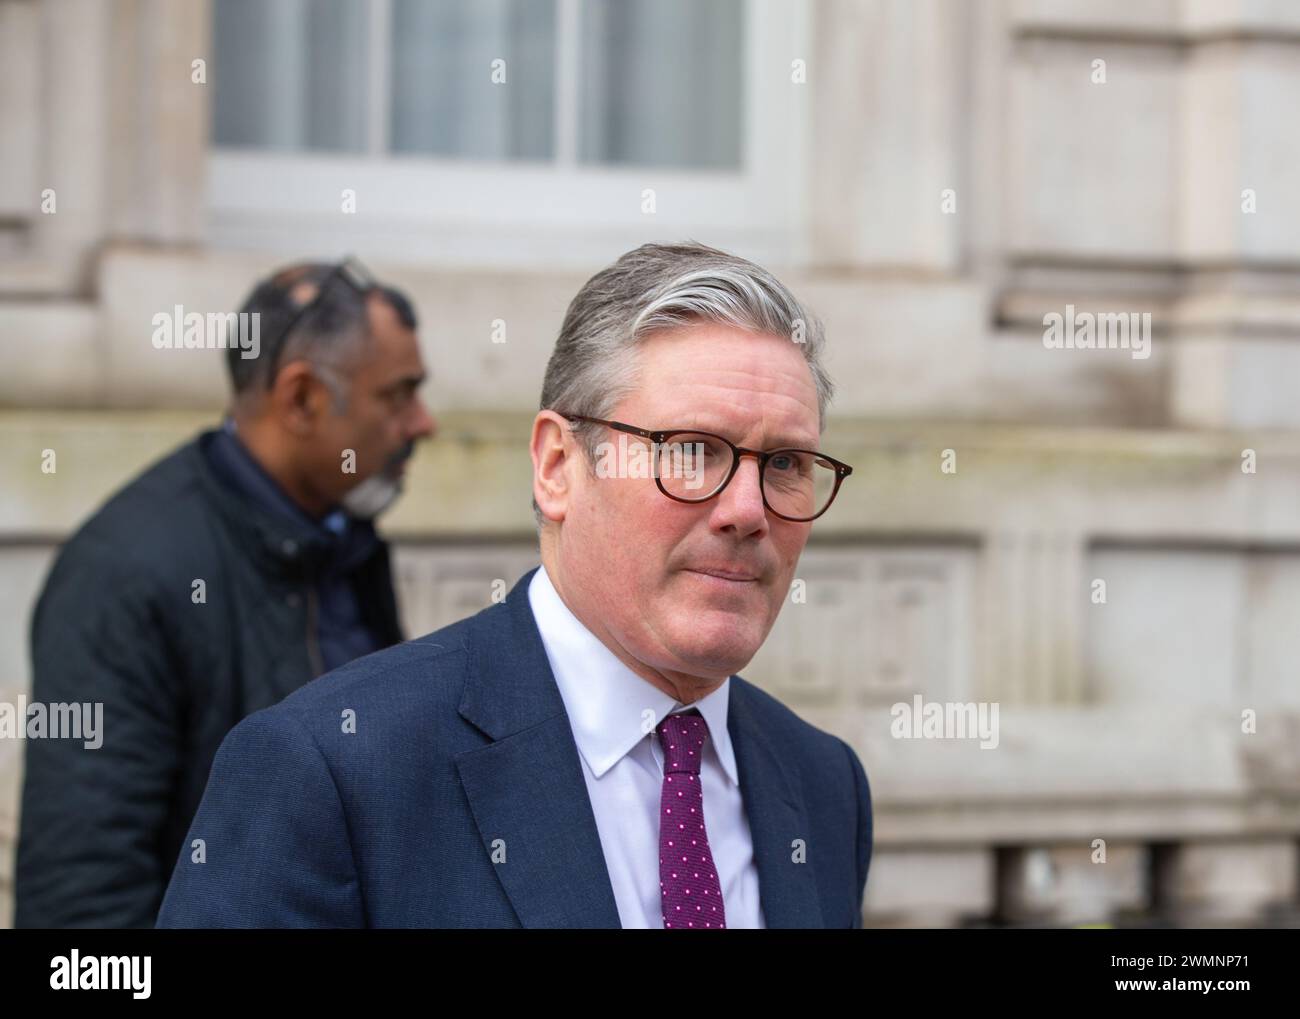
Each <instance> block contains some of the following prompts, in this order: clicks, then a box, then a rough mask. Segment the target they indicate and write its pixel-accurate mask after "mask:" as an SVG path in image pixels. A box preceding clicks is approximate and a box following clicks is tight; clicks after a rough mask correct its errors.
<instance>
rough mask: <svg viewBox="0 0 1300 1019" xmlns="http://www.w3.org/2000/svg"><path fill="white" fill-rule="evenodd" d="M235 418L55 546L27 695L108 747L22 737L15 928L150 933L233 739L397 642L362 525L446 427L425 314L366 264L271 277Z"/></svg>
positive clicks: (383, 571) (239, 363) (235, 369)
mask: <svg viewBox="0 0 1300 1019" xmlns="http://www.w3.org/2000/svg"><path fill="white" fill-rule="evenodd" d="M242 311H243V312H244V313H247V314H249V315H254V314H255V315H257V316H258V319H254V320H253V321H257V323H258V324H257V330H258V337H259V343H258V344H257V346H256V347H255V348H254V349H255V350H256V356H254V357H249V356H246V355H247V353H248V348H247V347H244V348H241V347H240V346H239V345H238V344H236V343H233V342H232V343H230V345H229V349H228V366H229V369H230V377H231V383H232V389H233V398H232V402H231V407H230V413H229V415H228V416H227V418H226V420H225V422H224V424H223V426H222V427H221V428H218V429H213V430H210V431H205V432H203V433H202V434H200V435H199V436H197V437H196V438H195V439H193V440H191V441H190V442H188V443H186V444H185V445H184V446H182V447H181V448H180V449H178V450H176V451H174V452H173V453H171V454H170V455H169V456H167V457H166V458H165V459H163V460H161V461H160V462H159V463H157V464H155V465H154V466H152V467H150V468H148V469H147V470H146V471H145V472H144V473H143V474H142V475H141V476H140V477H138V478H136V479H135V480H134V481H132V482H131V483H130V484H128V485H127V486H126V487H125V488H124V489H122V490H121V491H120V492H118V493H117V494H116V495H115V496H113V497H112V498H111V499H110V500H109V501H108V502H107V503H106V504H105V505H104V506H103V507H102V508H101V509H100V510H99V511H98V512H97V513H96V514H95V515H94V516H93V517H91V519H90V520H89V521H88V522H87V523H86V524H85V525H84V526H83V527H82V528H81V529H80V530H79V531H78V532H77V533H76V535H74V536H73V538H72V539H71V540H70V541H69V542H68V543H67V544H66V545H65V546H64V548H63V549H62V551H61V553H60V555H59V557H58V559H57V561H56V562H55V564H54V567H53V569H52V570H51V573H50V576H49V578H48V579H47V581H46V584H45V588H44V590H43V592H42V594H41V596H40V599H39V601H38V603H37V606H36V611H35V614H34V618H33V625H32V649H33V652H32V653H33V660H34V661H33V666H34V672H33V691H32V700H33V702H36V703H46V704H50V703H56V702H69V703H76V702H80V703H83V704H84V703H102V704H103V724H102V745H101V746H100V747H99V748H98V749H87V748H86V747H85V746H83V743H82V742H81V741H77V740H65V739H38V740H29V741H27V757H26V772H25V780H24V787H23V801H22V816H21V832H20V836H19V844H18V859H17V867H16V880H15V885H16V898H17V903H16V914H15V925H16V926H20V927H23V926H28V927H32V926H36V927H72V926H92V927H136V926H140V927H145V926H152V925H153V923H154V920H155V916H156V914H157V911H158V907H159V904H160V903H161V901H162V896H163V891H164V890H165V888H166V884H167V879H168V877H169V876H170V872H171V869H172V867H173V865H174V864H175V860H176V856H177V853H178V852H179V850H180V844H181V840H182V838H183V837H184V835H185V832H186V830H187V829H188V828H189V825H190V822H191V819H192V817H193V814H194V812H195V810H196V808H197V806H198V803H199V799H200V797H201V795H202V792H203V788H204V785H205V783H206V782H207V777H208V770H209V767H210V766H211V763H212V759H213V756H214V754H215V753H216V750H217V747H218V745H219V744H220V743H221V740H222V738H223V737H224V736H225V735H226V733H227V732H228V731H229V730H230V729H231V727H233V726H234V725H235V724H236V723H237V722H238V721H239V720H240V719H242V718H243V717H244V716H246V715H248V714H249V713H251V712H254V711H257V710H259V709H261V708H264V707H267V706H268V705H271V704H274V703H276V702H277V701H279V700H280V699H281V698H282V697H284V696H285V695H286V694H288V693H290V692H292V691H293V690H295V689H297V688H298V687H300V686H302V685H303V684H304V683H306V682H308V681H309V680H311V679H313V678H314V677H316V676H319V675H321V674H322V673H324V672H327V671H329V670H330V669H334V668H336V667H338V666H340V665H343V664H345V663H346V662H348V661H351V660H352V659H354V658H357V657H359V656H361V655H365V654H368V653H370V652H372V651H376V650H379V649H380V648H384V647H387V646H389V645H391V644H394V643H396V642H398V641H400V640H401V631H400V627H399V623H398V614H397V605H396V599H395V596H394V592H393V585H392V577H391V571H390V566H389V553H388V547H387V545H386V543H385V542H384V541H382V540H381V539H380V538H379V537H378V536H377V534H376V532H375V529H374V527H373V525H372V523H371V518H373V517H374V516H375V515H376V514H378V513H379V512H381V511H382V510H383V509H384V508H385V507H386V506H388V505H389V504H390V503H391V502H392V501H393V499H394V498H395V497H396V496H397V495H398V494H399V492H400V490H401V479H402V474H403V471H404V468H405V464H406V461H407V459H408V458H409V456H410V454H411V452H412V450H413V447H414V444H415V442H416V441H418V440H420V439H423V438H426V437H429V436H431V435H432V434H433V432H434V422H433V420H432V418H431V417H430V415H429V412H428V410H427V409H426V408H425V406H424V404H423V402H422V401H421V399H420V397H419V396H418V393H417V391H418V389H419V387H420V385H421V383H422V382H423V381H424V378H425V370H424V365H423V363H422V360H421V357H420V351H419V345H418V343H417V340H416V333H415V330H416V318H415V314H414V311H413V310H412V307H411V304H410V302H409V301H408V300H407V299H406V298H405V297H404V296H403V295H402V294H400V293H399V292H397V291H395V290H393V289H391V288H389V287H384V286H380V285H378V284H377V283H375V282H374V281H373V280H371V279H370V278H369V276H368V275H367V274H366V273H365V271H364V269H362V267H361V266H360V265H359V264H358V263H356V262H355V261H351V260H349V261H346V262H344V263H341V264H340V265H337V266H331V265H322V264H299V265H295V266H291V267H289V268H286V269H284V270H282V271H280V272H277V273H276V274H274V275H273V276H272V277H271V278H269V279H268V280H266V281H264V282H262V283H261V284H259V285H258V286H257V287H256V288H255V289H254V291H253V293H252V294H251V296H250V297H249V298H248V300H247V301H246V303H245V305H244V307H243V309H242Z"/></svg>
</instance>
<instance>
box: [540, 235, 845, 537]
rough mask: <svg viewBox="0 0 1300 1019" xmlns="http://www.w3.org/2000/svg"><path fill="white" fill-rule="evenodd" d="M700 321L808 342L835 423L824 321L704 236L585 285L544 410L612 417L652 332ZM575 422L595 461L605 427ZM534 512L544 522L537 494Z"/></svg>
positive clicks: (649, 252)
mask: <svg viewBox="0 0 1300 1019" xmlns="http://www.w3.org/2000/svg"><path fill="white" fill-rule="evenodd" d="M692 322H719V323H723V324H726V325H732V326H736V327H737V328H740V329H744V330H747V331H749V332H754V333H766V334H771V335H773V336H782V337H788V338H790V339H791V340H792V341H793V342H796V343H798V344H799V346H800V348H801V350H802V351H803V356H804V359H805V360H806V361H807V362H808V368H809V371H810V372H811V374H812V379H813V385H814V386H815V388H816V391H817V415H818V427H819V429H821V430H824V429H825V427H826V408H827V406H828V405H829V404H830V401H831V398H832V397H833V396H834V392H835V387H834V385H833V384H832V382H831V379H830V376H829V375H828V374H827V373H826V370H825V368H824V367H823V365H822V360H821V359H822V351H823V348H824V346H825V333H824V331H823V328H822V324H821V321H820V320H819V319H818V318H817V317H816V316H815V315H813V314H812V313H811V312H810V311H809V310H808V309H807V308H806V307H805V306H804V305H803V304H801V303H800V302H799V300H798V299H797V298H796V297H795V296H794V294H792V293H791V292H790V291H789V289H788V288H787V287H786V286H785V285H784V284H783V283H782V282H781V281H780V280H778V279H777V278H776V277H775V276H773V275H772V274H771V273H770V272H768V271H767V270H766V269H764V268H763V267H762V266H759V265H755V264H754V263H753V262H750V261H748V260H747V259H744V258H740V257H739V256H737V255H731V254H728V253H727V252H725V251H719V250H718V249H717V248H710V247H707V246H706V245H703V244H699V243H697V242H695V241H687V242H684V243H681V244H643V245H641V247H639V248H636V249H634V250H632V251H629V252H627V253H626V254H625V255H623V256H622V257H621V258H619V259H618V261H616V262H615V263H614V264H613V265H610V266H608V267H606V268H604V269H602V270H601V271H600V272H598V273H596V275H595V276H593V277H592V278H591V279H589V280H588V281H587V282H586V283H585V284H584V285H583V287H582V289H581V290H579V291H578V293H577V295H576V296H575V297H574V298H573V300H572V302H570V304H569V309H568V311H567V313H566V314H565V316H564V323H563V325H561V327H560V335H559V337H558V338H557V339H556V341H555V350H554V351H553V352H552V353H551V359H550V361H549V363H548V364H547V366H546V377H545V379H544V380H543V382H542V399H541V409H542V410H555V411H559V412H561V413H564V414H582V415H584V416H586V417H596V418H608V417H609V416H610V414H611V413H613V409H614V408H615V407H616V406H617V405H618V403H619V402H620V401H621V400H622V399H623V398H624V397H625V396H627V395H628V394H629V393H630V392H632V390H633V389H634V388H635V387H636V384H637V381H638V378H637V376H638V371H637V363H636V359H635V357H634V356H633V355H634V354H635V351H636V344H637V343H638V342H639V341H640V340H642V339H643V338H644V337H646V336H648V335H649V334H650V333H653V332H657V331H660V330H664V329H676V328H680V327H682V326H685V325H688V324H690V323H692ZM571 427H572V429H573V431H574V433H575V434H577V435H578V436H579V438H580V439H581V441H582V444H583V446H584V448H585V449H586V451H587V455H588V465H589V466H593V465H594V461H595V458H596V435H597V434H598V432H597V429H598V427H599V426H593V425H589V424H588V423H587V422H575V423H573V424H572V425H571ZM593 469H594V468H593ZM533 515H534V516H535V517H536V518H537V523H538V525H539V526H541V524H542V523H543V521H544V517H543V516H542V511H541V507H539V506H538V505H537V500H536V499H535V498H534V500H533Z"/></svg>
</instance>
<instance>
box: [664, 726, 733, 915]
mask: <svg viewBox="0 0 1300 1019" xmlns="http://www.w3.org/2000/svg"><path fill="white" fill-rule="evenodd" d="M655 732H657V733H658V734H659V741H660V744H661V746H662V747H663V752H664V783H663V791H662V792H661V793H660V795H659V891H660V894H661V897H662V899H663V911H664V928H665V929H676V928H679V927H680V928H686V927H699V928H711V929H714V930H717V929H719V928H723V927H726V926H727V914H726V910H725V909H724V908H723V905H722V886H721V884H720V883H719V881H718V869H717V868H716V867H715V866H713V853H712V852H711V851H710V850H709V836H708V833H707V832H705V830H704V790H703V789H702V788H701V787H700V758H701V756H702V755H703V752H704V741H705V740H707V739H708V738H709V723H708V722H706V721H705V720H704V718H703V717H702V716H701V715H700V713H699V712H698V711H684V712H682V713H680V714H677V715H669V716H668V717H667V718H665V719H664V720H663V721H662V722H660V723H659V726H658V728H657V729H656V730H655Z"/></svg>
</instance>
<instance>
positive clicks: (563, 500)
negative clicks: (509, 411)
mask: <svg viewBox="0 0 1300 1019" xmlns="http://www.w3.org/2000/svg"><path fill="white" fill-rule="evenodd" d="M528 449H529V452H530V453H531V454H532V457H533V498H534V499H536V500H537V505H538V507H540V509H541V511H542V515H543V516H545V517H546V518H547V519H548V520H563V519H564V516H565V514H566V513H567V512H568V508H569V499H570V498H571V497H572V495H573V485H572V479H571V478H570V476H569V472H570V471H572V470H573V469H574V467H575V466H576V464H575V460H574V458H575V457H577V456H581V455H582V452H581V450H579V449H577V447H576V445H575V444H574V441H573V437H572V436H571V435H570V433H569V423H568V421H566V420H565V419H564V418H562V417H561V416H560V415H559V414H557V413H555V411H553V410H542V411H538V412H537V417H536V418H534V419H533V437H532V441H531V442H530V443H529V446H528Z"/></svg>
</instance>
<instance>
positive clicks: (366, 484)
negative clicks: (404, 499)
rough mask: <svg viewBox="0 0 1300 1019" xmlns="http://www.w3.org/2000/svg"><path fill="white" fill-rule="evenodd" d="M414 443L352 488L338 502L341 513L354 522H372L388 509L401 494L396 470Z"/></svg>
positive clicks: (406, 446) (395, 454)
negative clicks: (341, 509)
mask: <svg viewBox="0 0 1300 1019" xmlns="http://www.w3.org/2000/svg"><path fill="white" fill-rule="evenodd" d="M414 448H415V443H413V442H408V443H407V444H406V445H405V446H403V447H402V448H401V449H399V450H398V451H397V452H396V453H394V454H393V456H392V457H391V458H390V459H389V460H388V462H387V463H386V464H384V466H383V467H381V468H380V469H379V470H377V471H375V473H374V474H372V475H370V477H368V478H366V480H365V481H362V482H361V483H360V484H358V485H355V486H353V488H352V490H351V491H350V492H348V494H347V495H345V496H344V497H343V498H342V499H341V500H340V501H339V505H340V506H342V507H343V511H344V512H345V513H347V515H348V516H350V517H352V518H353V519H355V520H373V519H374V518H375V517H377V516H379V514H381V513H382V512H384V510H386V509H388V507H389V506H391V505H392V504H393V503H394V502H396V501H397V497H398V496H399V495H401V494H402V479H401V478H400V477H399V476H398V475H397V474H396V473H395V470H396V468H397V467H398V465H400V464H401V463H402V462H403V461H404V460H406V459H407V458H408V457H409V456H410V455H411V451H412V450H413V449H414Z"/></svg>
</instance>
